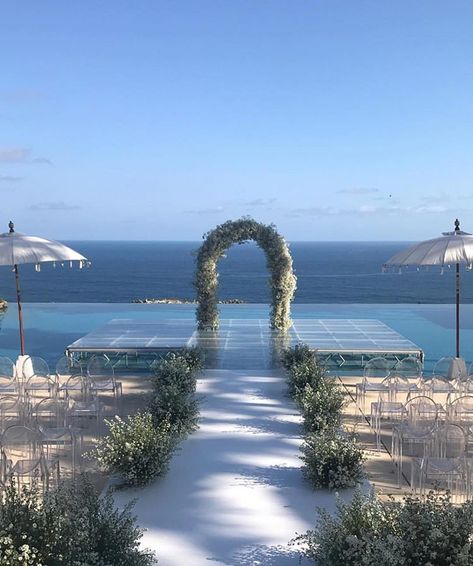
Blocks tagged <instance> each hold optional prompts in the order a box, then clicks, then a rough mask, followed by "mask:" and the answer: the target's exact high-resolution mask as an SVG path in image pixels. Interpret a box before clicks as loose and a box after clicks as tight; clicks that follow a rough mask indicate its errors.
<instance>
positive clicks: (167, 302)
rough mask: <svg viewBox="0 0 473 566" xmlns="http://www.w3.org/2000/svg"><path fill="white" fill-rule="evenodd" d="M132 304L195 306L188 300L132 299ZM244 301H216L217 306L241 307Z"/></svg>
mask: <svg viewBox="0 0 473 566" xmlns="http://www.w3.org/2000/svg"><path fill="white" fill-rule="evenodd" d="M131 302H132V303H142V304H146V305H153V304H154V305H196V304H197V301H196V300H189V299H172V298H169V299H133V300H132V301H131ZM244 303H245V301H242V300H241V299H227V300H225V301H218V304H219V305H242V304H244Z"/></svg>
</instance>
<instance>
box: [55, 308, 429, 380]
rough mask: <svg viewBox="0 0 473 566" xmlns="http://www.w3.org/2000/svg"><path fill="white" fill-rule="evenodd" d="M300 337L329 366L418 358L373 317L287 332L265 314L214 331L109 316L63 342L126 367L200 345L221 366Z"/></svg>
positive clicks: (302, 323) (268, 360)
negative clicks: (275, 326) (273, 325)
mask: <svg viewBox="0 0 473 566" xmlns="http://www.w3.org/2000/svg"><path fill="white" fill-rule="evenodd" d="M298 343H304V344H307V345H308V346H310V347H311V348H313V349H314V350H317V352H318V355H319V356H320V357H321V358H322V359H323V360H324V361H325V363H326V364H327V365H328V366H329V367H332V368H338V369H342V370H352V369H356V368H360V367H363V365H364V364H365V363H366V361H368V360H369V359H371V358H373V357H377V356H384V357H386V358H388V359H390V360H392V362H393V365H394V364H395V363H396V362H397V361H398V360H400V359H402V358H405V357H407V356H414V357H416V358H419V359H420V360H421V361H422V360H423V351H422V349H421V348H420V347H419V346H417V345H416V344H414V343H413V342H412V341H410V340H408V339H407V338H405V337H404V336H402V335H401V334H399V333H398V332H396V331H395V330H393V329H392V328H390V327H389V326H387V325H386V324H384V323H383V322H381V321H379V320H375V319H309V318H306V319H295V320H294V321H293V326H292V327H291V328H290V329H289V330H288V332H287V333H286V334H281V333H278V332H275V331H272V330H271V329H270V328H269V327H268V321H267V319H236V318H229V319H222V320H221V321H220V328H219V329H218V331H215V332H210V331H201V332H199V331H197V330H196V329H195V322H194V321H193V320H189V319H161V320H155V321H143V320H136V319H114V320H111V321H109V322H108V323H106V324H104V325H103V326H100V327H99V328H97V329H95V330H93V331H92V332H90V333H89V334H86V335H85V336H83V337H82V338H79V339H78V340H76V341H75V342H73V343H72V344H70V345H69V346H68V347H67V350H66V351H67V353H68V354H69V355H71V356H73V357H75V358H76V359H79V358H80V359H81V360H82V361H84V359H88V358H89V357H90V356H92V355H94V354H97V353H104V354H107V355H109V356H112V357H113V358H114V360H115V361H116V363H117V364H120V365H124V366H126V367H129V368H130V369H133V368H134V369H136V368H138V367H145V368H146V367H149V366H150V364H152V362H153V361H154V360H155V359H156V357H159V356H161V355H163V354H165V353H167V352H169V351H176V350H180V349H183V348H185V347H189V346H197V347H199V348H201V349H202V350H203V352H204V355H205V361H206V366H207V367H210V368H224V369H234V368H238V369H257V368H270V367H274V366H275V365H277V363H278V358H279V354H280V352H281V350H282V349H283V348H285V347H289V346H293V345H295V344H298Z"/></svg>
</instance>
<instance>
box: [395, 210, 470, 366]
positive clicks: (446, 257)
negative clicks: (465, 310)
mask: <svg viewBox="0 0 473 566" xmlns="http://www.w3.org/2000/svg"><path fill="white" fill-rule="evenodd" d="M461 263H463V264H466V268H467V269H468V270H470V269H471V268H472V266H473V235H471V234H468V232H463V231H462V230H460V222H459V220H458V219H457V220H455V230H454V231H453V232H443V235H442V236H441V237H440V238H434V239H433V240H426V241H424V242H420V243H419V244H416V245H415V246H412V247H411V248H408V249H407V250H404V251H402V252H399V253H397V254H396V255H394V256H393V257H392V258H391V259H389V260H388V261H387V262H386V263H385V264H384V267H387V268H389V267H401V268H402V267H407V266H428V265H437V266H440V267H441V268H442V269H443V267H444V266H450V265H455V273H456V277H455V299H456V300H455V303H456V313H455V314H456V318H455V322H456V357H457V358H459V357H460V264H461Z"/></svg>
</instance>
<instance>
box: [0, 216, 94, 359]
mask: <svg viewBox="0 0 473 566" xmlns="http://www.w3.org/2000/svg"><path fill="white" fill-rule="evenodd" d="M8 227H9V228H10V230H9V232H5V233H3V234H0V265H9V266H11V267H13V271H14V272H15V283H16V301H17V303H18V323H19V327H20V351H21V355H22V356H23V355H24V354H25V337H24V333H23V315H22V312H21V295H20V274H19V270H18V266H19V265H20V264H22V263H34V264H35V265H36V269H37V270H38V271H39V268H40V267H39V266H40V264H41V263H45V262H56V261H57V262H63V261H70V262H71V264H72V262H73V261H78V262H79V266H80V267H83V266H84V265H85V264H86V262H87V258H85V257H84V256H83V255H81V254H80V253H77V252H76V251H74V250H73V249H71V248H68V247H67V246H65V245H63V244H60V243H59V242H55V241H54V240H46V239H44V238H38V237H37V236H25V235H24V234H20V233H19V232H15V227H14V224H13V222H11V221H10V223H9V224H8Z"/></svg>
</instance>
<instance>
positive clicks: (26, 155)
mask: <svg viewBox="0 0 473 566" xmlns="http://www.w3.org/2000/svg"><path fill="white" fill-rule="evenodd" d="M0 163H47V164H51V161H50V160H49V159H46V158H45V157H32V155H31V149H29V148H27V147H12V148H5V149H0Z"/></svg>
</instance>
